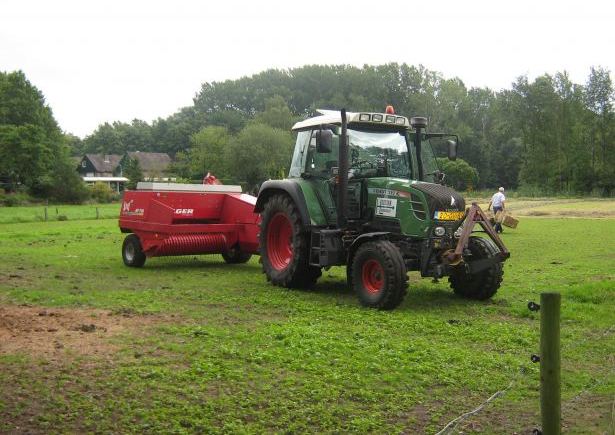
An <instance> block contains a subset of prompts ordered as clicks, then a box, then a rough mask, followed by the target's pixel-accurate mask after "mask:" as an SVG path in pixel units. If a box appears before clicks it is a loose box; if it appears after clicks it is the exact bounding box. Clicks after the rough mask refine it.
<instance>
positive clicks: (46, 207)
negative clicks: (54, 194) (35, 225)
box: [45, 207, 47, 221]
mask: <svg viewBox="0 0 615 435" xmlns="http://www.w3.org/2000/svg"><path fill="white" fill-rule="evenodd" d="M45 221H47V207H45Z"/></svg>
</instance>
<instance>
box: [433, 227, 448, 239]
mask: <svg viewBox="0 0 615 435" xmlns="http://www.w3.org/2000/svg"><path fill="white" fill-rule="evenodd" d="M433 233H434V234H435V235H436V236H438V237H442V236H443V235H445V234H446V229H445V228H444V227H435V228H434V230H433Z"/></svg>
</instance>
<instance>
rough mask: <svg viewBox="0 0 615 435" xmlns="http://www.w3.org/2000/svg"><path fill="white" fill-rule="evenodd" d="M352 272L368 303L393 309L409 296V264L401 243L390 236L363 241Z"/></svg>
mask: <svg viewBox="0 0 615 435" xmlns="http://www.w3.org/2000/svg"><path fill="white" fill-rule="evenodd" d="M349 275H350V276H351V277H352V287H353V289H354V291H355V292H356V293H357V296H358V297H359V300H360V301H361V304H363V305H364V306H366V307H371V308H378V309H381V310H392V309H393V308H395V307H397V306H398V305H399V304H401V303H402V301H403V300H404V297H405V296H406V292H407V287H408V275H407V271H406V265H405V263H404V259H403V257H402V255H401V253H400V252H399V249H397V246H395V245H394V244H393V243H391V242H389V241H388V240H376V241H373V242H366V243H364V244H363V245H361V246H360V247H359V248H358V249H357V252H356V254H355V255H354V257H353V260H352V269H351V271H350V274H349Z"/></svg>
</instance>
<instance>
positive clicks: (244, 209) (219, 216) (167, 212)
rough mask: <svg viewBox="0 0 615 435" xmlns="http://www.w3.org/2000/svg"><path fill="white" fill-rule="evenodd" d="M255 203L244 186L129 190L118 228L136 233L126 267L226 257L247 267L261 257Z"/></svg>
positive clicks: (168, 185)
mask: <svg viewBox="0 0 615 435" xmlns="http://www.w3.org/2000/svg"><path fill="white" fill-rule="evenodd" d="M255 203H256V198H255V197H253V196H251V195H246V194H243V193H241V187H239V186H225V185H220V184H203V185H200V184H175V183H139V184H138V186H137V190H134V191H126V192H125V194H124V201H123V203H122V209H121V212H120V221H119V225H120V228H121V230H122V232H124V233H133V234H132V235H130V236H128V237H127V238H126V240H125V241H124V246H123V249H122V253H123V258H124V262H125V263H126V265H128V266H137V267H138V266H142V265H143V263H144V262H145V258H147V257H161V256H172V255H173V256H175V255H199V254H222V255H223V257H224V259H225V260H226V261H227V262H229V263H242V262H245V261H247V260H248V259H249V258H250V256H251V255H252V254H255V253H257V252H258V240H257V233H258V223H259V216H258V214H255V213H254V212H253V210H254V204H255Z"/></svg>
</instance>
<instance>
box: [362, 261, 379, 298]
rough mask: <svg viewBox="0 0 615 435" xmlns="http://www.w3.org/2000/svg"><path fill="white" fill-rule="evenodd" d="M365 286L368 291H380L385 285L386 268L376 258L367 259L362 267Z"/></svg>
mask: <svg viewBox="0 0 615 435" xmlns="http://www.w3.org/2000/svg"><path fill="white" fill-rule="evenodd" d="M361 278H362V280H363V287H365V290H367V292H368V293H379V292H380V291H381V290H382V288H383V287H384V269H382V266H381V265H380V263H379V262H378V261H376V260H367V261H366V262H365V263H363V267H362V268H361Z"/></svg>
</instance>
